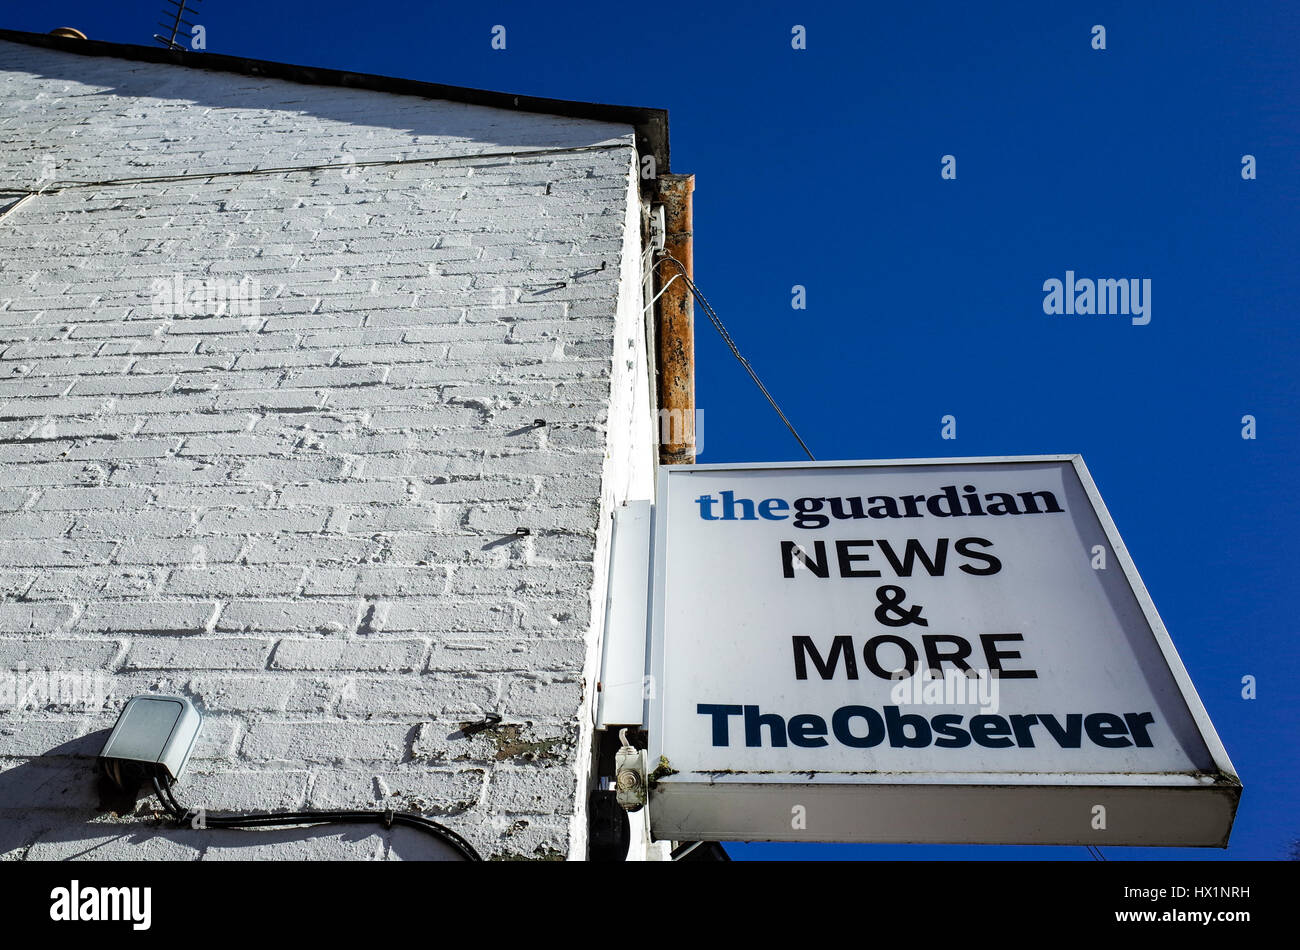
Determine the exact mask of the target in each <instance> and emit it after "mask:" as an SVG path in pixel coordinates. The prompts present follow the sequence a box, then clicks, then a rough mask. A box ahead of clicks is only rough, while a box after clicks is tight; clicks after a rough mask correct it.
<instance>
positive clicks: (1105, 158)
mask: <svg viewBox="0 0 1300 950" xmlns="http://www.w3.org/2000/svg"><path fill="white" fill-rule="evenodd" d="M41 7H42V9H34V7H33V6H21V7H20V6H17V5H14V6H11V7H9V9H8V10H7V11H6V13H5V14H4V16H3V17H2V18H0V25H3V26H5V27H10V28H14V29H27V30H37V31H45V30H48V29H50V28H52V27H55V26H63V25H68V26H76V27H78V28H80V29H82V30H83V31H84V32H86V33H88V34H89V35H90V36H91V37H92V38H96V39H105V40H113V41H118V42H132V43H148V42H149V41H150V35H151V34H152V33H153V32H155V29H156V28H155V22H156V20H157V19H159V17H158V16H157V14H158V12H159V11H160V10H161V9H162V7H163V4H162V3H161V0H157V2H115V3H113V4H111V5H109V4H105V3H102V2H88V0H60V2H59V3H58V4H52V5H51V4H45V5H41ZM56 11H57V12H56ZM674 13H676V14H677V15H676V18H675V19H674ZM197 19H198V21H199V22H201V23H203V24H204V25H205V26H206V27H207V43H208V49H209V51H210V52H217V53H229V54H235V55H240V56H248V57H255V58H263V59H271V60H279V61H283V62H291V63H302V64H308V65H319V66H329V67H335V68H342V69H353V70H358V71H364V72H373V73H381V74H386V75H391V76H404V77H411V78H416V79H423V80H430V81H435V82H443V83H450V84H454V85H464V86H477V87H483V88H490V89H500V90H506V91H510V92H518V93H526V94H530V95H539V96H555V97H560V98H567V99H585V100H594V101H600V102H612V103H622V104H631V105H645V106H657V107H663V108H667V109H668V110H669V116H670V125H671V133H672V158H673V169H674V170H675V171H678V172H692V173H694V174H695V175H696V176H697V189H696V193H695V222H696V244H695V255H696V278H697V280H698V282H699V284H700V286H701V288H702V289H703V290H704V292H705V294H707V295H708V296H709V297H710V299H711V301H712V302H713V304H714V306H715V307H716V308H717V309H718V310H719V312H720V313H721V314H722V317H723V319H724V320H725V321H726V322H727V323H728V324H729V327H730V329H731V331H732V333H733V335H734V336H735V338H736V340H737V341H738V342H739V344H740V345H741V347H742V349H744V351H745V352H746V354H747V355H748V356H749V358H750V359H751V360H752V362H753V364H754V365H755V367H756V368H757V369H758V370H759V372H760V373H761V374H762V376H763V377H764V379H765V381H766V382H767V384H768V386H769V388H771V389H772V391H773V392H774V393H775V394H776V396H777V398H778V399H779V400H780V401H781V403H782V404H783V406H784V408H785V409H786V411H787V413H788V414H789V415H790V417H791V418H792V419H793V420H794V421H795V423H796V425H797V426H798V427H799V429H800V431H801V434H802V435H803V436H804V438H805V439H806V440H807V441H808V443H809V444H810V445H811V446H812V448H813V451H814V452H816V453H817V455H818V457H820V458H825V459H833V458H895V457H919V456H940V455H942V456H949V455H1003V454H1037V453H1055V452H1080V453H1082V454H1083V456H1084V458H1085V460H1086V461H1087V463H1088V465H1089V467H1090V469H1091V471H1092V473H1093V476H1094V477H1095V478H1096V480H1097V482H1098V484H1099V486H1100V488H1101V490H1102V493H1103V495H1104V496H1105V498H1106V501H1107V503H1108V505H1109V507H1110V510H1111V513H1112V515H1113V516H1114V518H1115V520H1116V522H1117V524H1118V526H1119V529H1120V531H1121V532H1122V533H1123V535H1124V538H1125V540H1126V542H1127V544H1128V547H1129V549H1130V551H1131V553H1132V554H1133V557H1134V560H1135V561H1136V563H1137V566H1138V568H1139V570H1141V572H1142V574H1143V577H1144V579H1145V581H1146V583H1147V586H1148V588H1149V589H1150V592H1151V595H1152V597H1153V598H1154V600H1155V603H1156V606H1157V607H1158V609H1159V610H1160V612H1161V614H1162V616H1163V618H1164V620H1165V623H1166V624H1167V626H1168V628H1169V630H1170V633H1171V635H1172V636H1173V639H1174V643H1175V644H1176V645H1177V647H1178V649H1179V652H1180V654H1181V655H1182V658H1183V661H1184V663H1185V664H1186V666H1187V668H1188V670H1189V672H1190V673H1191V675H1192V679H1193V680H1194V682H1195V683H1196V686H1197V688H1198V690H1199V692H1200V695H1201V698H1202V700H1203V701H1204V702H1205V705H1206V706H1207V707H1208V709H1209V712H1210V715H1211V717H1212V718H1213V719H1214V722H1215V724H1216V725H1217V727H1218V730H1219V733H1220V735H1221V737H1222V739H1223V741H1224V743H1225V745H1226V746H1227V748H1228V752H1229V754H1230V755H1231V756H1232V759H1233V761H1234V763H1235V765H1236V766H1237V768H1238V770H1239V772H1240V773H1241V776H1242V779H1243V781H1244V783H1245V787H1246V790H1245V793H1244V796H1243V798H1242V804H1241V810H1240V812H1239V815H1238V818H1237V824H1236V828H1235V830H1234V833H1233V837H1232V844H1231V847H1230V848H1229V849H1228V850H1227V851H1226V852H1223V851H1217V850H1215V851H1201V850H1193V849H1159V850H1156V849H1122V848H1113V849H1109V850H1107V851H1106V854H1107V856H1108V857H1109V858H1111V859H1112V860H1117V859H1122V858H1147V857H1160V858H1206V859H1222V858H1225V857H1227V858H1278V857H1283V856H1285V855H1286V852H1287V849H1288V846H1289V843H1290V842H1291V841H1292V840H1294V839H1296V838H1298V837H1300V815H1298V814H1297V808H1296V804H1297V793H1296V787H1297V784H1298V782H1300V774H1298V773H1300V755H1297V748H1296V746H1297V743H1296V735H1297V731H1298V730H1297V726H1296V723H1297V718H1298V716H1297V714H1298V713H1300V701H1297V691H1296V685H1295V684H1296V683H1297V680H1298V678H1300V664H1298V663H1297V657H1298V656H1300V650H1298V649H1297V646H1296V644H1297V621H1296V617H1297V615H1300V594H1298V593H1297V592H1298V591H1300V585H1298V584H1297V583H1296V581H1295V575H1296V572H1297V569H1298V568H1300V564H1298V563H1297V561H1298V559H1297V557H1296V551H1295V548H1294V546H1293V544H1294V539H1295V535H1296V533H1297V532H1296V528H1297V527H1298V526H1300V502H1298V501H1297V491H1296V487H1295V483H1296V479H1295V475H1294V473H1295V469H1296V467H1297V463H1300V447H1298V439H1297V418H1296V409H1297V395H1296V394H1297V383H1296V374H1297V370H1300V330H1298V329H1297V326H1298V324H1297V300H1298V299H1300V268H1298V267H1297V260H1296V257H1297V251H1298V250H1300V240H1298V238H1300V185H1297V181H1298V177H1297V173H1298V172H1300V120H1298V119H1300V65H1297V53H1298V52H1300V5H1297V4H1295V3H1294V2H1288V0H1268V2H1252V3H1250V4H1240V3H1228V2H1216V3H1206V2H1199V3H1195V4H1187V3H1175V2H1170V0H1163V2H1152V3H1144V4H1133V3H1115V2H1095V3H1087V4H1083V3H1030V2H1020V3H998V4H972V3H967V2H956V0H951V2H928V3H903V4H893V5H886V4H861V3H843V4H828V3H806V2H800V3H785V4H781V3H764V2H752V3H746V4H743V5H740V4H723V3H709V2H706V3H694V4H690V5H688V6H686V7H668V8H665V9H664V10H663V11H662V12H656V11H654V10H653V8H650V7H645V6H638V5H629V4H621V5H619V4H608V3H567V4H563V5H560V6H552V5H544V4H535V3H523V2H515V3H473V4H425V3H370V4H362V5H360V6H358V5H357V4H355V3H341V2H336V0H313V2H311V3H307V2H301V0H281V2H277V3H267V2H264V0H263V2H256V3H254V2H249V0H206V2H204V3H203V4H201V5H200V13H199V15H198V17H197ZM495 24H502V25H504V26H505V27H506V28H507V48H506V50H504V51H494V50H492V49H491V48H490V39H491V32H490V31H491V29H492V27H493V26H494V25H495ZM795 24H801V25H803V26H805V27H806V28H807V38H808V39H807V47H808V48H807V49H806V50H802V51H796V50H793V49H792V48H791V44H790V38H791V27H792V26H793V25H795ZM1094 24H1102V25H1104V26H1105V28H1106V47H1107V48H1106V49H1105V50H1104V51H1099V50H1094V49H1092V48H1091V28H1092V26H1093V25H1094ZM1246 154H1250V155H1254V156H1255V158H1256V161H1257V169H1258V178H1257V179H1256V180H1253V181H1245V180H1243V179H1242V176H1241V161H1242V156H1243V155H1246ZM943 155H953V156H955V158H956V168H957V178H956V179H955V180H951V181H948V180H942V179H941V177H940V159H941V156H943ZM1067 269H1068V270H1073V271H1075V272H1076V274H1077V275H1078V276H1080V277H1085V276H1089V277H1140V278H1150V279H1151V281H1152V300H1151V322H1150V324H1149V325H1146V326H1133V325H1132V324H1131V323H1130V321H1129V320H1128V319H1127V318H1125V317H1119V316H1105V317H1100V316H1066V315H1058V316H1049V315H1045V314H1044V313H1043V306H1042V304H1043V297H1044V292H1043V290H1042V286H1043V282H1044V281H1045V280H1047V279H1048V278H1051V277H1056V278H1058V279H1063V278H1064V276H1065V271H1066V270H1067ZM795 284H802V285H803V286H804V287H806V288H807V301H808V308H807V310H806V311H794V310H792V309H791V306H790V299H791V287H792V286H793V285H795ZM697 318H698V321H697V323H698V325H697V341H698V342H697V353H698V368H697V372H698V376H697V385H698V403H699V405H700V407H701V408H702V409H703V410H704V413H705V440H706V442H705V452H704V454H703V456H702V457H701V459H700V460H701V461H708V462H725V461H764V460H784V459H795V458H799V457H800V454H799V451H798V447H797V445H795V444H794V442H793V440H792V439H791V438H790V436H789V435H788V433H786V431H785V430H784V429H783V428H782V427H781V425H780V423H779V421H778V420H776V418H775V416H774V415H773V414H772V413H771V411H770V410H769V409H768V407H767V406H766V404H765V403H764V402H762V400H761V399H760V397H759V396H758V394H757V392H756V391H755V390H753V388H752V385H751V384H750V382H749V381H748V379H747V377H745V375H744V373H743V371H742V370H741V368H740V366H739V365H738V364H737V363H735V362H734V360H732V358H731V357H730V355H729V354H728V353H727V351H726V350H725V348H724V347H723V346H722V345H721V343H720V342H719V341H718V340H717V338H716V337H715V336H714V335H713V334H712V331H711V330H710V329H709V328H708V326H707V324H706V323H704V321H703V318H702V315H700V314H698V312H697ZM946 414H951V415H954V416H956V418H957V434H958V438H957V440H956V441H944V440H941V439H940V418H941V417H942V416H944V415H946ZM1246 414H1250V415H1253V416H1255V417H1256V419H1257V426H1258V437H1257V438H1256V439H1255V440H1253V441H1248V440H1244V439H1242V438H1241V428H1242V424H1241V419H1242V416H1244V415H1246ZM1245 675H1253V676H1255V677H1256V678H1257V680H1258V698H1256V699H1254V700H1245V699H1243V698H1242V697H1241V679H1242V677H1243V676H1245ZM729 850H730V851H731V853H732V854H733V856H735V857H737V858H749V857H763V858H808V857H830V858H846V859H856V858H895V859H909V858H1064V859H1079V860H1087V859H1088V855H1087V854H1086V852H1085V851H1084V850H1083V849H1082V848H993V847H983V848H975V847H935V846H925V847H921V846H911V847H896V846H876V845H871V846H867V845H864V846H848V845H827V846H809V845H781V846H778V845H758V844H755V845H735V846H729Z"/></svg>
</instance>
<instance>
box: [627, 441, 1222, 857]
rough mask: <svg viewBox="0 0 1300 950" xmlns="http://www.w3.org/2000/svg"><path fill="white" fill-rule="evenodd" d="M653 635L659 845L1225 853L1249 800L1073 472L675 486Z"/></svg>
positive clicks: (1016, 465)
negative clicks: (856, 844)
mask: <svg viewBox="0 0 1300 950" xmlns="http://www.w3.org/2000/svg"><path fill="white" fill-rule="evenodd" d="M652 611H653V619H652V641H651V674H652V680H651V683H652V686H653V692H652V696H651V715H650V719H649V728H650V738H651V753H652V762H654V761H657V760H658V757H659V756H663V758H664V760H665V761H666V766H665V767H664V768H663V769H661V770H660V772H659V776H658V778H657V780H656V784H655V786H654V788H653V790H652V798H651V809H650V819H651V823H652V827H653V829H654V833H655V835H656V837H659V838H674V839H679V840H696V839H750V840H809V841H818V840H820V841H856V840H870V841H936V842H937V841H947V842H990V843H992V842H1035V843H1060V844H1079V843H1087V844H1096V845H1106V844H1203V845H1220V846H1222V845H1223V844H1225V843H1226V841H1227V835H1228V831H1229V829H1230V827H1231V821H1232V817H1233V814H1234V813H1235V807H1236V801H1237V798H1238V796H1239V794H1240V783H1239V782H1238V781H1237V778H1236V775H1235V774H1234V772H1233V769H1232V766H1231V763H1230V762H1229V761H1228V759H1227V756H1226V754H1225V752H1224V750H1223V748H1222V745H1221V744H1220V742H1219V740H1218V737H1217V736H1216V735H1215V733H1214V730H1213V727H1212V726H1211V724H1210V722H1209V719H1208V717H1207V716H1206V714H1205V711H1204V709H1203V707H1202V706H1201V704H1200V701H1199V699H1198V698H1197V696H1196V693H1195V691H1194V689H1193V688H1192V685H1191V682H1190V680H1189V679H1188V677H1187V674H1186V672H1185V671H1184V670H1183V667H1182V665H1181V663H1180V662H1179V660H1178V657H1177V654H1176V653H1175V652H1174V649H1173V646H1172V644H1171V643H1170V641H1169V638H1168V635H1167V634H1166V633H1165V631H1164V628H1163V626H1162V625H1161V623H1160V620H1159V617H1158V616H1157V615H1156V612H1155V609H1154V607H1153V606H1152V605H1151V602H1150V599H1149V597H1148V596H1147V594H1146V591H1145V589H1144V588H1143V587H1142V584H1141V581H1140V579H1139V578H1138V576H1137V573H1136V571H1135V570H1134V569H1133V565H1132V563H1131V561H1130V560H1129V558H1128V554H1127V552H1126V551H1125V550H1124V548H1123V544H1122V542H1121V541H1120V539H1119V536H1118V534H1117V533H1116V532H1115V530H1114V526H1113V524H1112V523H1111V521H1110V518H1109V516H1108V515H1107V514H1106V512H1105V508H1104V506H1103V505H1102V503H1101V500H1100V497H1099V496H1097V494H1096V490H1095V487H1094V486H1093V485H1092V481H1091V479H1090V478H1089V477H1088V474H1087V471H1086V469H1085V468H1084V467H1083V464H1082V460H1081V459H1079V458H1078V457H1077V456H1047V457H1032V458H1018V459H988V460H966V459H948V460H919V461H902V462H868V463H861V462H858V463H853V462H845V463H829V464H827V463H820V464H817V465H813V466H807V465H801V466H790V465H782V466H775V465H773V466H732V467H727V466H718V465H709V466H679V467H666V468H664V469H662V470H661V476H660V483H659V496H658V499H657V511H656V550H655V591H654V601H653V606H652ZM670 770H673V771H670Z"/></svg>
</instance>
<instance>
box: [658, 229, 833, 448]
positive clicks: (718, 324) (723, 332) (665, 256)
mask: <svg viewBox="0 0 1300 950" xmlns="http://www.w3.org/2000/svg"><path fill="white" fill-rule="evenodd" d="M659 254H660V257H659V260H660V262H663V261H672V262H673V263H674V264H676V265H677V269H678V270H679V271H680V272H681V273H680V275H679V276H680V277H681V278H682V280H684V281H686V286H687V287H688V288H690V291H691V293H692V294H693V295H694V296H695V299H696V300H698V301H699V302H700V306H701V307H702V308H703V309H704V312H705V314H706V315H707V316H708V318H709V322H710V323H712V324H713V329H715V330H717V331H718V335H719V336H721V337H722V342H723V343H725V344H727V348H728V349H730V350H731V355H732V356H734V357H735V358H736V359H738V360H739V361H740V365H741V366H743V367H745V372H747V373H749V378H750V379H752V380H753V381H754V385H755V386H757V387H758V391H759V392H761V393H762V394H763V396H764V398H765V399H767V401H768V403H769V404H770V405H771V406H772V408H773V409H774V410H776V414H777V415H778V416H780V417H781V421H782V422H784V423H785V427H786V428H787V429H789V430H790V434H791V435H792V436H794V438H795V441H796V442H798V443H799V447H800V448H801V449H803V450H804V452H805V453H806V454H807V455H808V458H810V459H812V460H813V461H814V462H815V461H817V457H816V456H815V455H813V454H812V449H810V448H808V444H807V443H806V442H804V440H803V439H802V438H801V437H800V436H799V433H798V432H797V431H795V427H794V425H793V423H791V422H790V420H789V419H787V418H786V415H785V413H784V412H782V411H781V407H780V406H778V405H777V404H776V400H775V399H773V398H772V394H771V393H770V392H768V391H767V387H766V386H764V385H763V381H762V380H761V379H759V378H758V373H756V372H755V371H754V367H753V366H751V365H750V364H749V360H747V359H745V357H744V356H743V355H742V354H741V352H740V348H739V347H738V346H736V341H735V340H733V339H732V338H731V334H730V333H728V332H727V328H726V327H725V326H723V325H722V318H721V317H719V316H718V314H717V312H716V311H715V310H714V309H713V307H712V306H711V305H710V304H709V301H708V300H707V299H705V296H704V294H702V293H700V288H698V287H696V286H695V281H693V280H691V277H690V275H689V274H688V273H687V272H686V265H685V264H683V263H682V262H681V261H679V260H678V259H677V258H675V257H673V256H672V255H671V254H669V253H668V252H667V251H660V252H659Z"/></svg>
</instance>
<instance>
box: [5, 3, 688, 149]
mask: <svg viewBox="0 0 1300 950" xmlns="http://www.w3.org/2000/svg"><path fill="white" fill-rule="evenodd" d="M0 40H9V41H10V42H14V43H23V44H24V45H27V46H43V47H46V48H47V49H55V50H59V51H60V52H64V53H75V54H77V55H79V56H109V57H113V58H115V59H129V60H135V61H139V62H146V63H162V64H167V65H172V66H186V67H189V68H191V69H209V70H213V71H216V72H224V73H239V74H241V75H245V76H260V77H263V78H266V79H283V80H286V81H288V82H297V83H304V84H307V85H313V86H341V87H346V88H349V89H369V90H372V91H374V92H388V93H393V94H396V95H400V96H420V97H423V98H425V99H442V100H445V101H447V102H461V103H465V104H467V105H475V106H488V107H491V108H494V109H510V110H513V111H515V112H536V113H543V114H546V115H559V116H567V117H569V118H574V119H592V120H594V121H598V122H617V123H620V124H624V125H631V126H632V127H633V128H634V129H635V131H636V146H637V151H638V152H640V153H641V154H642V155H653V156H654V159H655V167H656V169H657V171H658V172H669V171H671V167H670V165H669V154H668V111H667V110H666V109H651V108H646V107H642V106H619V105H607V104H603V103H598V102H577V101H574V100H571V99H546V98H542V97H539V96H517V95H514V94H513V93H508V92H495V91H492V90H489V89H472V88H469V87H467V86H449V85H446V84H444V83H436V82H423V81H421V80H418V79H398V78H395V77H392V76H379V75H376V74H374V73H354V72H349V71H347V70H341V69H325V68H322V67H317V66H295V65H292V64H290V63H277V62H272V61H270V60H263V59H247V58H245V57H242V56H226V55H224V54H221V53H208V52H195V51H191V50H186V49H168V48H164V47H155V46H136V45H134V44H130V43H109V42H106V41H104V40H83V39H77V38H74V37H68V36H55V35H52V34H49V33H29V32H27V31H25V30H6V29H0Z"/></svg>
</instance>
